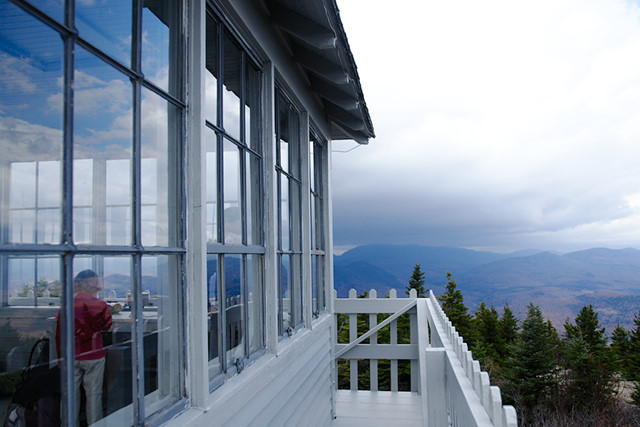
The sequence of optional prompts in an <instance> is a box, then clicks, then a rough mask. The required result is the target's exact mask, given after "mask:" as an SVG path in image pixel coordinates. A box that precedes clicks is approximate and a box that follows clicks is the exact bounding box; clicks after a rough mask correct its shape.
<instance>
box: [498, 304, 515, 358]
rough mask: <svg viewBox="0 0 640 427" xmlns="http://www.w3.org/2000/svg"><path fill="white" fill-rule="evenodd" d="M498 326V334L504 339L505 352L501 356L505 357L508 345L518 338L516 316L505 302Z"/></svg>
mask: <svg viewBox="0 0 640 427" xmlns="http://www.w3.org/2000/svg"><path fill="white" fill-rule="evenodd" d="M498 328H499V329H500V336H501V337H502V340H503V341H504V350H505V354H501V356H502V357H503V358H504V359H506V358H507V357H508V353H509V346H510V345H511V344H513V343H514V342H515V341H516V339H517V338H518V328H519V327H518V318H517V317H516V316H515V315H514V314H513V311H512V310H511V309H510V308H509V304H505V305H504V308H503V310H502V317H501V318H500V321H499V322H498Z"/></svg>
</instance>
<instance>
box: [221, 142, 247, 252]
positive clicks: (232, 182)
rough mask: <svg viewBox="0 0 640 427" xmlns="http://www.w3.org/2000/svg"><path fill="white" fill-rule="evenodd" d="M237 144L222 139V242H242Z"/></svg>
mask: <svg viewBox="0 0 640 427" xmlns="http://www.w3.org/2000/svg"><path fill="white" fill-rule="evenodd" d="M238 151H239V150H238V148H237V146H236V145H235V144H234V143H232V142H230V141H228V140H225V141H224V157H223V160H224V166H223V167H224V181H223V182H224V242H225V243H242V219H241V216H240V185H241V183H240V157H239V152H238Z"/></svg>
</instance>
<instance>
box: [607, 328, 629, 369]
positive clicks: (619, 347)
mask: <svg viewBox="0 0 640 427" xmlns="http://www.w3.org/2000/svg"><path fill="white" fill-rule="evenodd" d="M629 348H630V342H629V332H627V330H626V329H625V328H624V327H623V326H622V325H620V324H619V323H618V325H617V326H616V328H615V329H614V330H613V333H612V334H611V351H612V352H613V355H614V357H615V359H616V365H617V368H618V370H619V371H620V372H621V373H622V374H623V375H624V377H625V378H628V374H627V369H626V367H627V357H629Z"/></svg>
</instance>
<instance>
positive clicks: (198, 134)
mask: <svg viewBox="0 0 640 427" xmlns="http://www.w3.org/2000/svg"><path fill="white" fill-rule="evenodd" d="M189 3H190V5H189V6H190V7H187V9H186V10H187V12H186V13H187V22H188V25H187V29H188V31H189V34H188V37H187V57H188V61H189V64H190V65H191V67H190V68H189V70H188V79H187V82H188V83H187V126H186V129H187V138H188V141H187V144H186V150H187V152H186V158H187V165H186V180H187V186H186V192H187V205H186V209H187V230H186V250H187V253H186V271H187V283H188V284H189V286H188V287H187V293H186V300H187V307H189V310H187V313H186V320H187V330H186V342H188V343H190V344H189V346H188V348H187V359H188V373H187V377H186V378H187V386H188V393H189V395H190V398H191V404H192V406H195V407H200V408H203V407H205V406H206V403H207V400H208V397H209V378H208V376H207V375H202V373H203V372H208V361H207V354H208V349H207V328H206V324H205V322H204V321H203V319H206V318H207V288H206V283H207V256H206V248H207V246H206V222H205V218H206V203H205V200H206V197H205V181H204V178H205V177H206V174H205V171H206V169H205V159H206V155H205V153H204V151H205V144H204V141H203V139H204V135H205V133H204V131H205V129H204V126H205V117H204V108H203V107H204V87H205V84H204V73H205V71H204V70H205V60H206V52H205V47H206V26H205V18H206V0H192V1H190V2H189Z"/></svg>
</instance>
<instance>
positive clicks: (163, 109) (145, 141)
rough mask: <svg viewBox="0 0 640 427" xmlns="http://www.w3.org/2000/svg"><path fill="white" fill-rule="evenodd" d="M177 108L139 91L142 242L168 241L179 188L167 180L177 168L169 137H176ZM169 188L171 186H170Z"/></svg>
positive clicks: (172, 138)
mask: <svg viewBox="0 0 640 427" xmlns="http://www.w3.org/2000/svg"><path fill="white" fill-rule="evenodd" d="M177 114H178V112H177V111H176V108H175V107H173V105H172V104H170V103H168V102H167V101H165V100H163V99H162V98H160V97H159V96H157V95H155V94H154V93H152V92H151V91H148V90H146V89H144V90H143V91H142V162H141V163H142V170H141V204H142V215H143V218H142V244H143V245H147V246H167V245H169V238H170V230H169V223H170V219H169V214H170V212H172V211H173V210H172V209H170V207H171V206H173V207H175V206H176V204H177V200H176V199H177V193H178V189H177V188H176V187H175V184H174V183H173V182H172V181H170V180H169V177H170V176H175V175H176V174H177V173H178V172H177V171H178V167H179V166H178V162H177V161H176V160H177V156H176V155H174V154H173V153H172V152H170V151H169V147H172V148H173V147H175V144H169V140H177V138H178V136H179V135H178V132H179V129H177V128H176V126H170V125H169V124H170V123H175V119H176V118H177V117H176V116H177ZM170 189H171V190H170Z"/></svg>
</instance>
